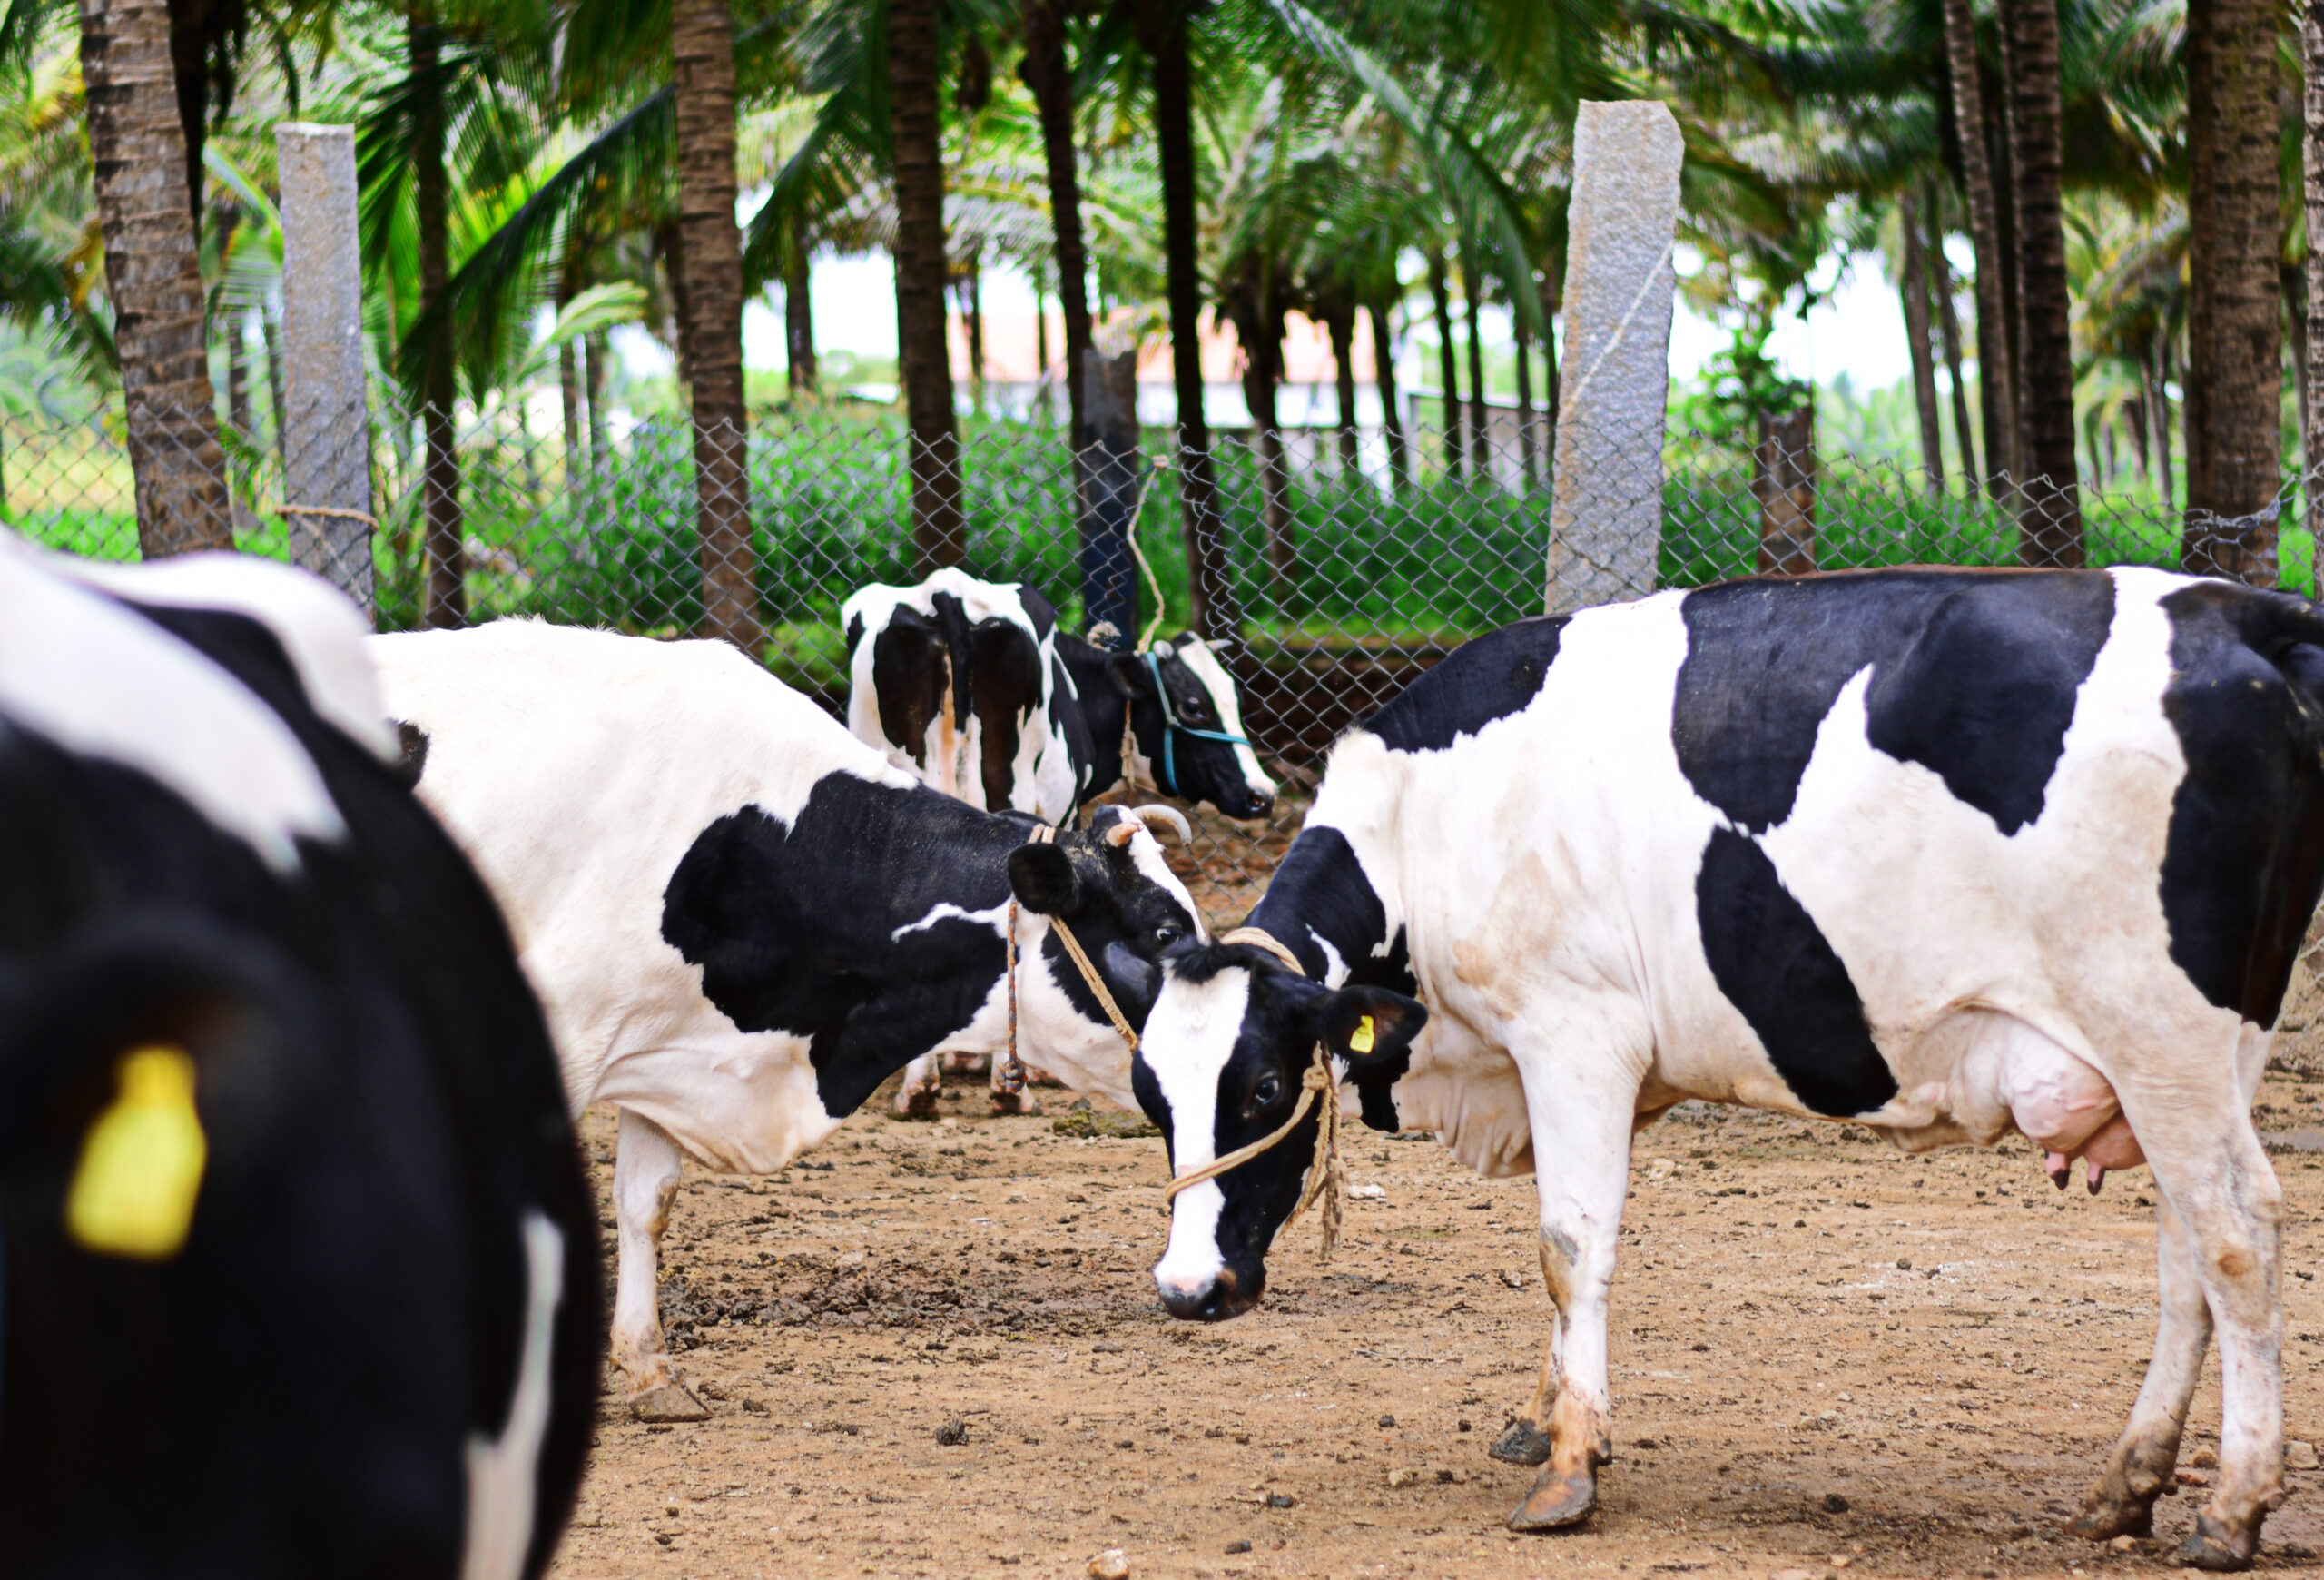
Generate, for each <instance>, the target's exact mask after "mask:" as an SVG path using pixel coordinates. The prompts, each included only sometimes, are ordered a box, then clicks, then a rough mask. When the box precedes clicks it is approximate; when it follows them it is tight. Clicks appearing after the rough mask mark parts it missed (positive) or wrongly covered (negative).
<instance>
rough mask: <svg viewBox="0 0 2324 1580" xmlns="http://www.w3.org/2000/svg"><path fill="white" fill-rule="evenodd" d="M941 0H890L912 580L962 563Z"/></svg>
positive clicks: (899, 312)
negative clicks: (940, 87) (948, 317)
mask: <svg viewBox="0 0 2324 1580" xmlns="http://www.w3.org/2000/svg"><path fill="white" fill-rule="evenodd" d="M937 67H938V39H937V22H936V0H891V4H890V5H889V6H888V90H889V95H890V104H891V109H890V114H891V117H892V120H893V137H892V141H893V143H894V145H895V193H896V328H897V331H898V333H899V335H900V337H901V339H900V342H899V346H900V356H899V360H901V362H902V363H903V382H904V411H905V418H906V421H907V423H908V424H909V426H910V428H911V439H910V440H909V443H910V446H911V516H912V559H913V568H912V575H914V576H915V577H924V576H926V575H928V574H929V572H931V571H932V570H934V569H935V568H937V567H938V566H942V565H958V564H960V558H961V556H962V554H963V553H965V552H966V550H967V548H968V545H967V542H966V539H965V535H964V532H963V530H962V526H961V520H960V430H959V427H958V425H957V423H956V421H955V419H954V417H953V412H952V367H951V352H950V347H951V337H950V334H949V333H948V332H947V325H946V323H945V313H944V285H945V278H946V273H947V271H946V267H945V261H944V158H943V148H942V146H941V133H940V127H939V125H938V116H937V82H936V76H937Z"/></svg>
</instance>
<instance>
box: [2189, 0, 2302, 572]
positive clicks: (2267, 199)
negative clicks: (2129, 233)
mask: <svg viewBox="0 0 2324 1580" xmlns="http://www.w3.org/2000/svg"><path fill="white" fill-rule="evenodd" d="M2275 46H2276V34H2275V12H2274V10H2273V9H2272V8H2271V7H2270V6H2269V5H2265V4H2263V3H2262V0H2195V3H2194V4H2191V5H2189V7H2188V10H2187V153H2188V166H2189V169H2188V202H2187V207H2188V220H2189V231H2190V238H2189V240H2190V247H2189V255H2188V277H2189V281H2190V287H2191V289H2190V291H2189V293H2188V304H2187V374H2188V377H2187V401H2186V423H2187V528H2186V537H2185V538H2184V540H2183V542H2182V544H2181V549H2180V565H2181V568H2183V569H2187V570H2191V571H2195V572H2198V573H2201V574H2208V575H2218V576H2225V577H2230V578H2233V579H2235V580H2237V581H2243V582H2250V583H2251V584H2253V585H2254V586H2259V587H2272V586H2274V585H2275V581H2276V570H2277V565H2276V530H2275V523H2274V521H2273V520H2272V519H2271V518H2269V519H2263V518H2260V511H2262V510H2263V509H2266V507H2267V506H2268V504H2269V503H2270V501H2271V500H2272V499H2274V498H2275V497H2276V490H2277V488H2278V486H2279V482H2280V470H2281V459H2280V450H2279V445H2280V438H2279V433H2280V424H2281V421H2282V419H2281V416H2280V399H2281V398H2280V393H2279V392H2280V390H2281V389H2282V379H2283V371H2282V369H2283V344H2282V340H2281V338H2280V336H2281V324H2280V321H2279V318H2278V314H2279V313H2280V311H2281V309H2280V305H2279V300H2278V286H2277V281H2276V258H2277V247H2278V236H2279V219H2278V207H2279V199H2280V186H2279V178H2278V173H2277V166H2276V161H2277V143H2276V138H2277V120H2276V103H2275Z"/></svg>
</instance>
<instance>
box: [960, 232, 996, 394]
mask: <svg viewBox="0 0 2324 1580" xmlns="http://www.w3.org/2000/svg"><path fill="white" fill-rule="evenodd" d="M960 327H961V329H962V330H963V331H966V332H965V335H964V338H965V339H966V340H967V341H968V342H969V410H970V411H973V412H975V413H976V414H977V415H978V416H979V417H983V416H987V415H989V413H988V412H987V411H986V410H985V401H984V259H983V256H982V254H981V252H980V251H979V249H977V248H974V247H971V248H970V249H969V256H968V260H967V262H963V263H962V264H961V265H960Z"/></svg>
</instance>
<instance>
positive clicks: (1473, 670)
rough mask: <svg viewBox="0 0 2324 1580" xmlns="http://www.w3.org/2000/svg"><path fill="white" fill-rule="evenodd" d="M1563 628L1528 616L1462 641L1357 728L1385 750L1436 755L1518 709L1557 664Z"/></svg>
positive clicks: (1552, 618)
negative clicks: (1380, 743)
mask: <svg viewBox="0 0 2324 1580" xmlns="http://www.w3.org/2000/svg"><path fill="white" fill-rule="evenodd" d="M1565 625H1566V617H1565V616H1563V615H1547V616H1536V617H1533V618H1532V619H1530V620H1520V621H1518V622H1517V623H1516V624H1515V625H1513V626H1504V627H1502V628H1501V629H1500V630H1498V631H1494V632H1492V633H1491V634H1490V635H1487V636H1482V637H1478V638H1477V639H1476V640H1475V641H1473V642H1467V643H1463V644H1462V646H1461V647H1457V648H1455V649H1454V650H1453V651H1452V654H1451V655H1450V656H1449V657H1446V658H1445V659H1444V660H1443V662H1442V663H1439V664H1437V665H1436V666H1435V667H1433V668H1431V669H1430V670H1429V671H1428V673H1426V674H1425V675H1423V676H1421V677H1420V678H1419V679H1417V680H1415V681H1413V683H1412V684H1411V685H1410V686H1406V687H1405V688H1404V689H1403V692H1401V693H1400V694H1399V695H1398V696H1396V698H1395V700H1394V701H1393V702H1391V703H1389V704H1388V706H1385V707H1384V708H1382V709H1381V710H1380V711H1379V712H1378V713H1375V714H1374V715H1373V716H1371V717H1370V718H1368V719H1366V720H1365V721H1364V728H1365V729H1367V730H1369V731H1371V732H1372V733H1373V734H1374V735H1375V736H1379V737H1380V739H1381V740H1382V741H1383V742H1384V743H1386V745H1387V746H1388V748H1389V749H1390V750H1391V751H1397V752H1441V751H1443V750H1444V749H1445V748H1446V747H1448V746H1452V744H1453V743H1454V742H1455V741H1457V740H1459V739H1460V738H1461V737H1462V736H1473V735H1475V734H1476V733H1477V732H1478V731H1479V730H1482V729H1483V728H1484V727H1485V726H1487V725H1489V724H1491V723H1492V721H1493V720H1495V719H1497V718H1506V717H1507V716H1509V715H1511V714H1513V713H1519V712H1521V711H1523V709H1524V708H1525V706H1526V705H1527V704H1529V703H1531V701H1532V700H1533V698H1534V697H1535V696H1537V695H1539V693H1540V692H1541V682H1542V680H1543V679H1544V678H1545V677H1547V676H1548V675H1549V672H1550V666H1551V665H1552V664H1554V663H1556V662H1557V657H1558V641H1559V639H1560V637H1562V636H1563V635H1564V632H1565Z"/></svg>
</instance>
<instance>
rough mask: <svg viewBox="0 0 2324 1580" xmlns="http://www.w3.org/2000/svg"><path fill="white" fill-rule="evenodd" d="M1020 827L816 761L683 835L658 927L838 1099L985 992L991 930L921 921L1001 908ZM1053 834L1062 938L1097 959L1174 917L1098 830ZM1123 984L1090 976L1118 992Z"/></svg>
mask: <svg viewBox="0 0 2324 1580" xmlns="http://www.w3.org/2000/svg"><path fill="white" fill-rule="evenodd" d="M1104 826H1105V825H1103V824H1101V825H1099V829H1100V830H1102V828H1103V827H1104ZM1028 832H1029V825H1028V823H1027V822H1026V820H1025V819H1023V818H1020V817H1015V816H1007V815H1001V816H995V815H988V814H986V813H983V812H980V811H978V810H977V809H976V808H975V807H973V806H970V805H968V804H967V803H966V802H963V801H956V800H954V799H952V798H951V797H950V796H948V795H939V794H938V793H937V792H935V791H933V790H930V789H928V788H926V787H924V786H921V785H914V786H911V787H910V788H902V787H899V786H895V785H878V784H872V783H871V782H869V781H866V780H862V779H859V778H857V777H855V776H854V775H852V774H845V773H835V774H831V775H826V776H825V777H823V778H822V779H821V780H819V781H818V782H817V783H816V785H815V787H814V789H813V790H812V792H811V793H810V794H809V795H808V797H807V801H806V804H805V805H803V806H802V807H801V808H800V811H799V815H798V818H797V819H796V821H794V822H793V823H791V824H790V825H785V824H784V823H783V820H782V819H781V818H779V817H775V816H773V815H771V814H769V813H767V812H765V811H763V810H762V809H761V808H759V807H756V806H744V807H743V808H741V809H740V810H738V811H736V812H734V813H731V814H729V815H726V816H724V817H721V818H719V819H717V820H716V821H715V822H714V823H713V824H712V825H710V826H709V827H708V828H706V829H704V831H703V832H702V833H701V834H699V835H697V836H696V837H695V839H694V844H692V845H691V846H690V847H689V848H688V849H687V851H686V854H684V856H683V857H682V858H680V860H679V862H678V864H677V866H676V868H675V871H674V872H673V873H672V874H671V875H670V880H669V883H668V884H667V885H666V886H665V890H664V893H663V902H662V936H663V937H664V938H665V940H666V941H667V942H668V943H669V944H670V945H671V947H672V948H674V949H675V950H677V951H678V953H680V954H682V955H684V957H685V959H686V960H687V961H688V962H689V963H693V964H695V965H699V966H701V967H702V969H703V976H702V987H703V993H704V997H706V998H708V999H709V1000H710V1002H712V1003H714V1004H715V1005H716V1006H717V1007H718V1009H719V1011H720V1012H721V1013H723V1014H724V1015H725V1016H726V1018H727V1019H728V1020H730V1021H732V1022H734V1025H735V1026H736V1027H737V1028H738V1029H740V1030H742V1031H745V1032H789V1033H791V1034H793V1035H795V1036H802V1037H805V1038H807V1039H809V1041H810V1054H809V1057H810V1059H811V1061H812V1063H813V1065H814V1068H815V1081H816V1088H817V1091H818V1092H819V1094H820V1096H821V1097H822V1103H823V1107H824V1109H825V1110H826V1111H829V1112H830V1113H832V1114H834V1115H845V1114H849V1113H852V1112H853V1111H855V1109H856V1108H857V1107H859V1106H860V1105H861V1104H862V1102H863V1101H864V1100H865V1099H866V1098H868V1097H870V1096H871V1095H872V1091H874V1090H876V1089H877V1088H878V1086H879V1084H880V1083H881V1081H884V1080H886V1079H887V1078H888V1077H889V1076H890V1075H891V1074H892V1073H893V1072H894V1071H898V1070H901V1069H902V1068H903V1067H904V1066H905V1065H906V1064H908V1063H910V1062H911V1061H912V1060H914V1059H916V1058H918V1057H919V1056H920V1055H921V1054H922V1053H925V1052H928V1051H929V1050H930V1049H931V1048H932V1047H934V1046H935V1045H936V1044H937V1043H938V1042H940V1041H942V1040H943V1039H944V1038H946V1037H948V1036H950V1035H951V1034H952V1033H954V1032H958V1031H960V1030H961V1029H962V1028H963V1027H965V1026H967V1025H968V1023H969V1022H970V1021H971V1020H972V1019H974V1018H975V1015H976V1013H977V1012H978V1010H979V1009H980V1007H982V1005H983V1004H984V1003H985V1002H986V1000H987V999H988V998H989V997H990V994H991V992H992V990H993V988H994V986H995V984H996V983H999V982H1000V975H1001V973H1002V971H1003V970H1004V969H1005V953H1004V951H1003V949H1002V945H1001V940H1000V930H999V928H998V927H997V926H996V925H995V924H994V923H990V922H987V921H983V920H970V919H969V918H967V917H964V916H959V915H949V914H948V915H945V916H942V917H940V918H938V919H937V920H935V921H932V922H930V921H928V920H927V919H928V918H929V917H930V916H931V914H932V913H935V912H936V911H938V909H939V908H940V907H943V906H950V907H951V908H953V909H954V910H956V911H969V912H980V911H993V910H995V909H997V908H999V907H1001V906H1004V905H1006V904H1007V903H1008V901H1009V879H1008V861H1009V853H1010V852H1011V851H1014V850H1015V849H1016V848H1017V847H1018V846H1019V845H1020V844H1023V843H1024V842H1025V840H1026V837H1027V834H1028ZM1059 848H1060V849H1063V850H1065V851H1067V852H1068V854H1069V856H1070V858H1071V860H1072V862H1073V864H1074V866H1075V869H1076V871H1077V873H1078V874H1079V876H1080V877H1081V879H1082V882H1081V883H1080V884H1079V885H1078V904H1077V906H1076V908H1075V909H1074V910H1073V911H1072V913H1070V917H1069V920H1070V923H1071V925H1072V927H1073V929H1074V933H1075V936H1076V937H1077V938H1078V940H1079V941H1080V943H1081V944H1082V947H1083V948H1084V949H1086V950H1087V951H1088V953H1089V954H1090V956H1091V958H1092V959H1093V960H1096V961H1098V963H1099V969H1100V971H1101V972H1102V971H1103V961H1104V958H1105V953H1106V950H1107V948H1108V945H1109V944H1113V943H1122V944H1124V945H1126V946H1127V947H1128V949H1129V950H1130V951H1131V952H1132V953H1134V954H1136V955H1137V956H1139V957H1141V958H1143V959H1146V960H1153V959H1156V958H1157V957H1158V956H1159V955H1160V953H1161V952H1162V951H1163V950H1164V949H1166V948H1167V947H1168V946H1169V945H1170V944H1172V943H1175V942H1176V941H1177V938H1178V937H1179V936H1181V935H1182V934H1183V933H1185V932H1186V931H1187V930H1188V929H1190V927H1191V925H1192V923H1193V918H1192V917H1190V916H1188V915H1187V913H1186V912H1185V910H1184V908H1183V907H1182V906H1180V905H1179V904H1177V901H1176V900H1175V899H1173V898H1172V897H1171V896H1170V895H1169V894H1168V892H1167V890H1164V889H1162V888H1161V887H1160V886H1159V885H1157V884H1153V883H1152V882H1150V881H1148V880H1147V879H1145V878H1144V877H1143V876H1142V875H1141V874H1138V873H1137V869H1136V864H1135V863H1134V862H1133V861H1132V860H1131V858H1130V855H1129V853H1128V852H1127V851H1126V850H1121V849H1118V848H1117V847H1114V846H1111V845H1108V844H1105V843H1104V841H1103V839H1102V838H1101V837H1100V835H1099V834H1098V833H1096V832H1088V833H1078V834H1066V835H1062V836H1060V838H1059ZM922 923H925V924H924V925H923V924H922ZM1044 954H1045V956H1046V957H1047V958H1048V959H1049V962H1050V966H1051V970H1052V973H1053V974H1054V975H1056V976H1057V977H1058V979H1059V981H1060V982H1061V983H1063V984H1064V991H1065V992H1066V995H1067V997H1068V1000H1069V1001H1070V1002H1072V1003H1073V1005H1074V1007H1075V1009H1076V1010H1077V1011H1078V1012H1080V1013H1081V1014H1082V1015H1083V1016H1084V1017H1085V1018H1087V1019H1088V1020H1089V1021H1091V1022H1093V1023H1096V1024H1099V1025H1103V1024H1105V1022H1106V1017H1105V1012H1104V1011H1103V1010H1102V1009H1101V1008H1099V1007H1098V1002H1097V998H1096V995H1095V994H1093V993H1092V992H1090V991H1089V989H1088V985H1087V983H1084V982H1083V981H1082V978H1081V975H1080V973H1079V971H1078V969H1076V968H1075V967H1074V966H1073V965H1072V964H1071V963H1070V961H1069V960H1068V958H1067V957H1066V956H1065V954H1064V953H1063V946H1062V944H1061V943H1059V941H1058V939H1057V938H1056V936H1055V935H1054V934H1051V936H1050V937H1049V939H1048V940H1046V941H1045V944H1044ZM1138 985H1139V984H1138V983H1130V982H1123V983H1114V982H1112V981H1110V980H1109V981H1108V987H1109V989H1110V990H1112V991H1114V992H1115V993H1116V996H1117V997H1118V998H1119V997H1122V996H1125V995H1128V996H1131V997H1135V996H1136V992H1135V990H1136V989H1137V987H1138Z"/></svg>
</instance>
